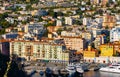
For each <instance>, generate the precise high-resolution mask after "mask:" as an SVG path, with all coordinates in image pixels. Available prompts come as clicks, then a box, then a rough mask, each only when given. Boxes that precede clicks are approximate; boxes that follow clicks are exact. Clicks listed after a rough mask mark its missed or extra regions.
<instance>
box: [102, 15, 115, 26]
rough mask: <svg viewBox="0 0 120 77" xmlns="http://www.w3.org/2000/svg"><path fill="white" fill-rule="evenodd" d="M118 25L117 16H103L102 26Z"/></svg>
mask: <svg viewBox="0 0 120 77" xmlns="http://www.w3.org/2000/svg"><path fill="white" fill-rule="evenodd" d="M115 25H116V18H115V16H112V15H108V14H106V15H105V16H103V23H102V26H103V27H104V28H105V27H108V28H113V27H114V26H115Z"/></svg>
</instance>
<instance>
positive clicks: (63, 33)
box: [61, 31, 77, 36]
mask: <svg viewBox="0 0 120 77" xmlns="http://www.w3.org/2000/svg"><path fill="white" fill-rule="evenodd" d="M61 36H77V34H76V33H75V32H71V31H62V32H61Z"/></svg>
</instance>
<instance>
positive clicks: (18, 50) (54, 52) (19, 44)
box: [10, 41, 69, 61]
mask: <svg viewBox="0 0 120 77" xmlns="http://www.w3.org/2000/svg"><path fill="white" fill-rule="evenodd" d="M65 51H66V47H65V46H64V45H56V44H50V43H46V42H39V41H12V42H10V54H16V55H18V56H20V57H24V58H26V59H27V60H37V59H39V60H49V61H52V60H54V61H63V60H64V61H68V60H69V53H66V52H65Z"/></svg>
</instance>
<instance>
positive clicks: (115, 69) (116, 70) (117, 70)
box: [100, 63, 120, 73]
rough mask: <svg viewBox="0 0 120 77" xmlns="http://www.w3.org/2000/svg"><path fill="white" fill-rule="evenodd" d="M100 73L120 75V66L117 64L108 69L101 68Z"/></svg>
mask: <svg viewBox="0 0 120 77" xmlns="http://www.w3.org/2000/svg"><path fill="white" fill-rule="evenodd" d="M100 71H104V72H113V73H120V64H118V63H115V64H111V65H109V66H107V67H102V68H100Z"/></svg>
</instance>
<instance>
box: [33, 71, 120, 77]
mask: <svg viewBox="0 0 120 77" xmlns="http://www.w3.org/2000/svg"><path fill="white" fill-rule="evenodd" d="M32 77H41V76H40V75H39V74H34V75H33V76H32ZM42 77H45V76H42ZM83 77H120V74H118V73H109V72H101V71H88V72H84V76H83Z"/></svg>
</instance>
